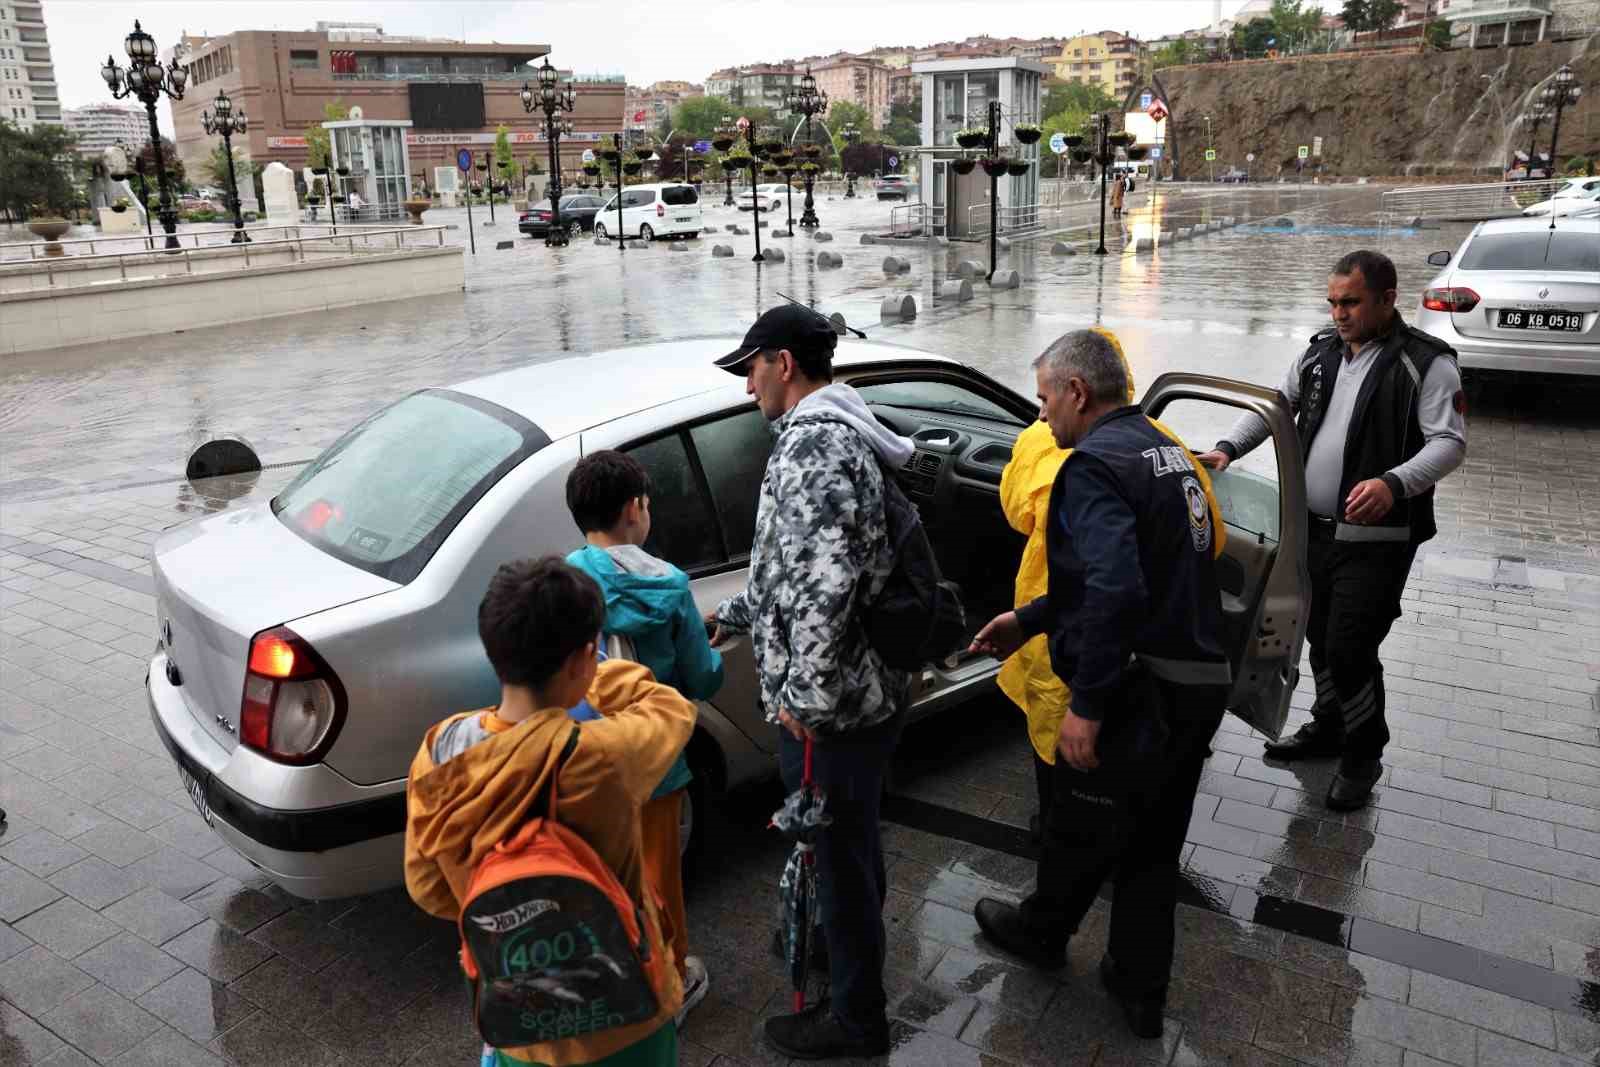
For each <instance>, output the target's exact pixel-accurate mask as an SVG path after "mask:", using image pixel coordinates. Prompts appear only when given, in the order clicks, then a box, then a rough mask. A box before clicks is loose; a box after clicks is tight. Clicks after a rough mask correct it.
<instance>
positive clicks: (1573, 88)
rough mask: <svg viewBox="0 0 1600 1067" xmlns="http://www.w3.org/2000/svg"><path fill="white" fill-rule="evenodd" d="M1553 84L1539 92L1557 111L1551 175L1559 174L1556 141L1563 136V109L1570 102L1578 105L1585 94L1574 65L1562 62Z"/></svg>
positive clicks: (1553, 135) (1552, 137) (1552, 142)
mask: <svg viewBox="0 0 1600 1067" xmlns="http://www.w3.org/2000/svg"><path fill="white" fill-rule="evenodd" d="M1552 81H1553V84H1550V85H1547V86H1545V87H1544V90H1543V91H1542V92H1540V93H1539V100H1540V102H1541V103H1543V104H1544V105H1545V106H1546V107H1549V108H1553V109H1554V110H1555V113H1556V117H1555V122H1554V124H1553V126H1552V128H1551V131H1550V177H1552V178H1554V177H1555V176H1556V174H1557V167H1558V164H1557V163H1556V141H1557V140H1558V139H1559V138H1560V137H1561V110H1562V108H1564V107H1566V106H1567V105H1568V104H1574V105H1576V104H1577V102H1578V98H1579V97H1580V96H1582V95H1583V86H1582V85H1579V84H1578V80H1577V76H1576V75H1575V74H1573V73H1572V67H1571V66H1569V65H1568V64H1566V63H1563V64H1561V69H1560V70H1558V71H1556V73H1555V77H1554V79H1552Z"/></svg>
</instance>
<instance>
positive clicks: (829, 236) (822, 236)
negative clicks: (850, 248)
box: [811, 230, 833, 241]
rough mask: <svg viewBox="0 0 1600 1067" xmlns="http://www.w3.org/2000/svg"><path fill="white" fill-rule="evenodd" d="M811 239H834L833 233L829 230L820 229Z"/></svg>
mask: <svg viewBox="0 0 1600 1067" xmlns="http://www.w3.org/2000/svg"><path fill="white" fill-rule="evenodd" d="M811 239H812V240H813V241H831V240H833V234H831V233H829V232H828V231H827V230H818V231H816V232H815V233H813V234H812V235H811Z"/></svg>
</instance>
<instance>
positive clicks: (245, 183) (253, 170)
mask: <svg viewBox="0 0 1600 1067" xmlns="http://www.w3.org/2000/svg"><path fill="white" fill-rule="evenodd" d="M233 171H234V175H235V176H236V177H237V178H238V181H239V189H240V190H241V191H240V193H239V196H240V198H241V199H243V198H244V193H245V191H246V190H253V189H255V187H256V179H257V178H258V177H259V176H260V174H261V164H259V163H257V162H256V161H255V160H253V159H251V158H250V157H248V156H244V155H241V154H240V152H239V149H237V148H235V149H234V150H233ZM205 174H206V178H207V180H209V181H210V182H211V184H212V185H215V186H216V187H217V188H218V189H227V188H228V152H227V149H226V147H225V146H224V145H223V143H222V142H221V141H218V142H217V143H216V144H215V145H213V146H212V149H211V154H210V155H209V156H207V157H206V163H205ZM257 199H260V197H259V195H258V197H257Z"/></svg>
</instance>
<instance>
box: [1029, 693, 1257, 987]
mask: <svg viewBox="0 0 1600 1067" xmlns="http://www.w3.org/2000/svg"><path fill="white" fill-rule="evenodd" d="M1226 699H1227V690H1226V689H1225V688H1222V687H1218V686H1180V685H1175V684H1173V683H1170V682H1165V681H1160V680H1157V679H1152V680H1151V683H1150V684H1149V685H1146V686H1143V687H1140V688H1138V689H1129V690H1128V691H1127V692H1126V696H1125V701H1126V702H1127V703H1125V705H1124V706H1123V707H1120V708H1117V709H1115V710H1113V711H1112V712H1110V713H1109V714H1108V716H1107V723H1106V725H1105V726H1103V727H1102V728H1101V734H1102V743H1101V745H1100V748H1099V754H1100V756H1101V760H1100V762H1101V766H1100V769H1098V770H1097V771H1095V772H1093V773H1092V774H1083V773H1081V772H1079V771H1075V770H1073V769H1072V767H1071V766H1070V765H1069V764H1068V763H1067V761H1066V760H1065V759H1061V758H1060V757H1057V759H1056V763H1055V766H1054V767H1053V768H1052V772H1053V773H1052V776H1051V782H1050V810H1049V813H1048V814H1047V815H1046V816H1045V820H1044V823H1045V825H1044V851H1043V853H1042V854H1041V856H1040V857H1039V883H1038V887H1037V888H1036V889H1035V890H1034V892H1033V895H1032V896H1030V897H1028V899H1026V900H1024V901H1023V902H1022V915H1023V921H1024V922H1025V923H1026V925H1027V927H1028V928H1029V929H1030V930H1031V931H1032V932H1034V933H1035V934H1036V935H1037V936H1038V937H1039V939H1040V940H1041V941H1043V942H1046V943H1049V942H1055V943H1061V942H1064V941H1065V940H1066V939H1067V938H1068V937H1070V936H1071V935H1072V934H1073V933H1075V932H1076V931H1077V929H1078V924H1079V923H1080V922H1082V921H1083V917H1084V915H1085V914H1086V913H1087V912H1088V911H1089V907H1090V905H1092V904H1093V903H1094V899H1095V896H1096V895H1097V894H1098V893H1099V891H1100V886H1101V885H1102V884H1103V883H1104V882H1105V880H1106V879H1107V878H1108V877H1113V876H1114V877H1115V882H1114V885H1115V888H1116V896H1115V899H1114V900H1113V902H1112V906H1111V941H1110V946H1109V948H1110V953H1111V957H1112V958H1113V959H1114V960H1116V962H1117V970H1118V972H1119V975H1120V978H1121V981H1122V983H1123V985H1124V987H1125V988H1126V989H1127V990H1128V991H1129V992H1131V993H1133V994H1135V995H1144V994H1148V995H1153V996H1164V995H1165V991H1166V985H1167V977H1168V975H1169V973H1170V972H1171V970H1172V952H1173V939H1174V930H1173V922H1174V912H1175V911H1176V909H1177V903H1178V859H1179V856H1180V855H1181V854H1182V852H1183V842H1184V837H1185V836H1186V835H1187V833H1188V831H1189V816H1190V814H1191V813H1192V812H1193V810H1194V795H1195V790H1196V789H1197V788H1198V787H1199V785H1200V774H1201V772H1202V771H1203V770H1204V766H1205V761H1206V757H1207V756H1209V755H1210V754H1211V747H1210V742H1211V736H1212V734H1214V733H1216V731H1217V726H1218V725H1219V724H1220V723H1221V722H1222V712H1223V703H1224V701H1225V700H1226ZM1132 702H1140V703H1148V702H1154V703H1157V704H1159V705H1160V706H1159V707H1158V708H1151V707H1148V706H1146V707H1139V708H1136V707H1132V706H1129V705H1130V704H1131V703H1132ZM1139 712H1142V713H1144V714H1159V715H1160V716H1161V717H1162V718H1163V719H1164V721H1165V722H1166V725H1167V728H1168V730H1169V731H1170V734H1169V737H1168V739H1167V742H1166V746H1165V749H1164V752H1163V754H1162V755H1161V757H1160V758H1159V759H1157V760H1154V761H1151V762H1149V763H1146V764H1141V765H1138V766H1118V765H1116V763H1115V762H1113V761H1110V760H1108V759H1107V758H1106V756H1105V751H1106V747H1105V745H1104V740H1105V734H1106V731H1107V730H1109V729H1111V728H1112V723H1111V717H1112V716H1116V715H1131V714H1133V713H1139Z"/></svg>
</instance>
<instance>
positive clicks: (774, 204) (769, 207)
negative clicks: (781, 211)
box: [767, 200, 782, 211]
mask: <svg viewBox="0 0 1600 1067" xmlns="http://www.w3.org/2000/svg"><path fill="white" fill-rule="evenodd" d="M781 206H782V205H781V204H780V203H779V202H778V201H776V200H774V201H773V202H772V203H771V204H768V205H767V210H768V211H777V210H778V208H780V207H781Z"/></svg>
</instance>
